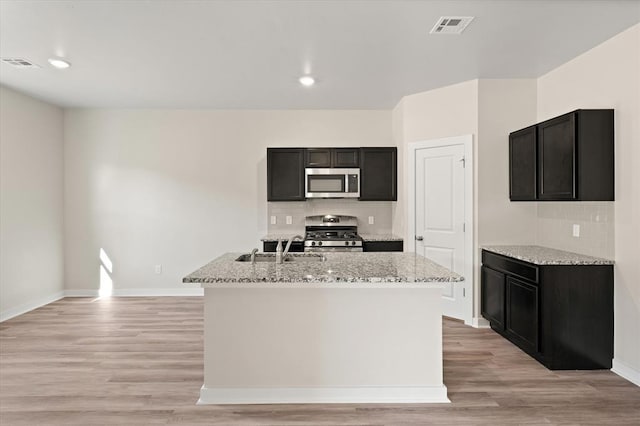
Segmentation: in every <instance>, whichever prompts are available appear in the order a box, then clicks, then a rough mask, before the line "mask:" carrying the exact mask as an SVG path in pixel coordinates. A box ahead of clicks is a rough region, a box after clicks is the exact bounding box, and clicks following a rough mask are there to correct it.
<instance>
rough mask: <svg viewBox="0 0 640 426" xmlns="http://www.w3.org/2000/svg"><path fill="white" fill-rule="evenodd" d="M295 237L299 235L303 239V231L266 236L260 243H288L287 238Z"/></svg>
mask: <svg viewBox="0 0 640 426" xmlns="http://www.w3.org/2000/svg"><path fill="white" fill-rule="evenodd" d="M296 235H301V236H303V237H304V231H300V232H291V233H288V234H267V235H265V236H264V237H262V238H260V241H278V240H282V241H288V240H289V238H291V237H295V236H296Z"/></svg>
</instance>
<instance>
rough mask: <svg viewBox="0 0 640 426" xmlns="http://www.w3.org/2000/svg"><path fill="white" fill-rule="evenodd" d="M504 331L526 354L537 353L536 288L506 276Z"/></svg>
mask: <svg viewBox="0 0 640 426" xmlns="http://www.w3.org/2000/svg"><path fill="white" fill-rule="evenodd" d="M506 283H507V294H506V296H507V297H506V304H507V307H506V312H508V315H507V323H506V326H505V330H506V332H507V333H509V334H510V335H511V336H513V338H514V339H518V341H519V346H520V347H522V348H523V349H525V351H527V352H538V349H539V348H538V286H537V285H536V284H533V283H528V282H526V281H523V280H519V279H517V278H513V277H511V276H508V277H507V279H506Z"/></svg>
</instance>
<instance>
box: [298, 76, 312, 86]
mask: <svg viewBox="0 0 640 426" xmlns="http://www.w3.org/2000/svg"><path fill="white" fill-rule="evenodd" d="M298 81H299V82H300V84H302V85H303V86H306V87H310V86H313V85H314V83H315V82H316V80H315V79H314V78H313V77H311V76H310V75H305V76H302V77H300V78H299V79H298Z"/></svg>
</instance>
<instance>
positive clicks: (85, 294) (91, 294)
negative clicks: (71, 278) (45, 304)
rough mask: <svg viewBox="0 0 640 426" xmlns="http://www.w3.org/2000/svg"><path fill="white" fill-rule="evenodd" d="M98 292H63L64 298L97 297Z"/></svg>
mask: <svg viewBox="0 0 640 426" xmlns="http://www.w3.org/2000/svg"><path fill="white" fill-rule="evenodd" d="M99 296H100V294H99V293H98V290H65V291H64V297H99Z"/></svg>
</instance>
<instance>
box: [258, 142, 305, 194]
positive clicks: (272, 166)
mask: <svg viewBox="0 0 640 426" xmlns="http://www.w3.org/2000/svg"><path fill="white" fill-rule="evenodd" d="M304 151H305V150H304V149H303V148H267V201H304V200H306V198H305V194H304V154H305V152H304Z"/></svg>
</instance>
